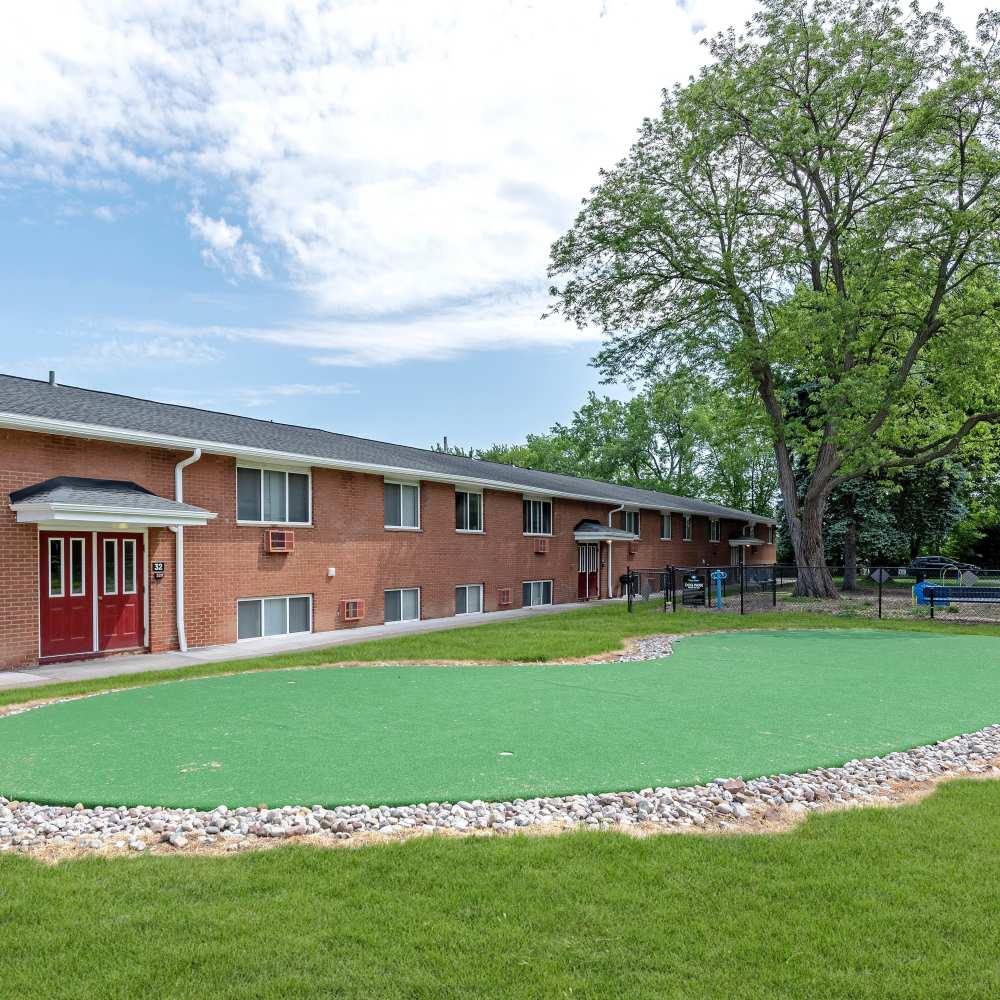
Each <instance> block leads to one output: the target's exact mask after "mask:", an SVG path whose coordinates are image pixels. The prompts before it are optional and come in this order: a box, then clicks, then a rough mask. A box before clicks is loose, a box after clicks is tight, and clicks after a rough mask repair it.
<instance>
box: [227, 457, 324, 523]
mask: <svg viewBox="0 0 1000 1000" xmlns="http://www.w3.org/2000/svg"><path fill="white" fill-rule="evenodd" d="M310 493H311V490H310V476H309V473H307V472H285V471H283V470H281V469H255V468H250V467H248V466H244V465H238V466H237V467H236V520H237V521H252V522H257V523H261V524H309V522H310V520H311V511H310V503H309V499H310Z"/></svg>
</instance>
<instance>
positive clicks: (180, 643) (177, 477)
mask: <svg viewBox="0 0 1000 1000" xmlns="http://www.w3.org/2000/svg"><path fill="white" fill-rule="evenodd" d="M199 458H201V448H195V450H194V452H193V453H192V454H191V455H189V456H188V457H187V458H185V459H183V460H182V461H180V462H178V463H177V464H176V465H175V466H174V499H175V500H176V501H177V502H178V503H183V502H184V470H185V469H186V468H187V467H188V466H189V465H194V463H195V462H197V461H198V459H199ZM170 530H171V531H172V532H173V533H174V535H175V536H176V537H177V544H176V546H175V551H176V559H175V561H176V563H177V566H176V567H175V572H174V577H175V579H176V581H177V591H176V598H175V604H176V606H177V648H178V649H179V650H180V651H181V652H182V653H186V652H187V648H188V643H187V632H186V631H185V629H184V528H183V526H182V525H177V526H176V527H174V528H171V529H170Z"/></svg>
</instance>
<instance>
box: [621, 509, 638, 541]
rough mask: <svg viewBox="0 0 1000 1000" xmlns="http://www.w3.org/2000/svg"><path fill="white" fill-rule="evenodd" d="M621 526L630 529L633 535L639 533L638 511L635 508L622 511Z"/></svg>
mask: <svg viewBox="0 0 1000 1000" xmlns="http://www.w3.org/2000/svg"><path fill="white" fill-rule="evenodd" d="M622 527H623V528H624V529H625V530H626V531H631V532H632V534H633V535H638V534H639V512H638V511H637V510H623V511H622Z"/></svg>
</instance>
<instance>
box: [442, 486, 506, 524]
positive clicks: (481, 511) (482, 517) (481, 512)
mask: <svg viewBox="0 0 1000 1000" xmlns="http://www.w3.org/2000/svg"><path fill="white" fill-rule="evenodd" d="M455 493H456V495H457V494H459V493H465V494H471V495H473V496H477V497H479V523H480V524H481V525H482V527H481V528H455V531H456V532H457V533H458V534H459V535H485V534H486V512H485V509H484V507H483V491H482V490H467V489H460V488H459V487H458V486H456V487H455ZM522 510H523V507H522ZM522 520H523V514H522Z"/></svg>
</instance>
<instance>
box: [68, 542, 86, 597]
mask: <svg viewBox="0 0 1000 1000" xmlns="http://www.w3.org/2000/svg"><path fill="white" fill-rule="evenodd" d="M86 563H87V543H86V540H85V539H83V538H71V539H70V540H69V592H70V596H71V597H81V596H83V594H84V592H85V591H86V589H87V566H86Z"/></svg>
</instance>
